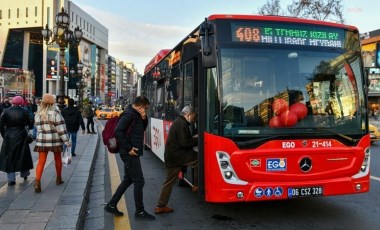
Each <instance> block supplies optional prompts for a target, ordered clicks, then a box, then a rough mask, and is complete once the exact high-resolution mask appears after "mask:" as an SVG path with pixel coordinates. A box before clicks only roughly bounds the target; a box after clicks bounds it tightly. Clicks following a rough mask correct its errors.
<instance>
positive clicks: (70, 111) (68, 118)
mask: <svg viewBox="0 0 380 230" xmlns="http://www.w3.org/2000/svg"><path fill="white" fill-rule="evenodd" d="M61 113H62V116H63V118H64V119H65V123H66V129H67V132H68V133H69V137H71V155H72V156H73V157H75V156H76V155H77V154H76V153H75V147H76V145H77V133H78V130H79V126H81V127H82V134H85V131H86V130H85V127H84V122H83V117H82V114H81V113H80V111H79V109H78V108H77V107H74V99H72V98H70V99H69V100H68V106H67V107H66V108H64V109H62V112H61Z"/></svg>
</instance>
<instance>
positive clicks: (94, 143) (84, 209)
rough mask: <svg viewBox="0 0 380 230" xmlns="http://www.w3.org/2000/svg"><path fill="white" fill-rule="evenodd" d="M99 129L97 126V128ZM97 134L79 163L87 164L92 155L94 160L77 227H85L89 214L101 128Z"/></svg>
mask: <svg viewBox="0 0 380 230" xmlns="http://www.w3.org/2000/svg"><path fill="white" fill-rule="evenodd" d="M96 129H97V128H96ZM97 131H98V134H97V138H96V139H95V138H94V139H91V140H90V142H89V144H88V145H87V146H86V149H85V151H84V153H85V154H84V156H83V157H82V158H81V159H80V161H79V162H78V164H81V163H82V164H87V162H88V161H87V160H88V157H89V156H91V155H92V160H91V165H90V170H89V176H88V180H87V183H86V187H85V188H84V192H83V195H84V198H83V200H82V204H81V208H80V211H79V216H78V222H77V225H76V229H78V230H79V229H83V228H84V224H85V221H86V215H87V205H88V202H89V196H90V191H91V184H92V179H93V174H94V169H95V163H96V158H97V157H98V148H99V140H100V139H99V130H97ZM75 171H76V170H74V172H73V173H75Z"/></svg>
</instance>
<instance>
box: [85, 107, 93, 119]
mask: <svg viewBox="0 0 380 230" xmlns="http://www.w3.org/2000/svg"><path fill="white" fill-rule="evenodd" d="M84 114H85V116H86V117H87V118H91V117H94V116H95V113H94V111H93V110H92V106H91V105H87V106H86V107H85V109H84Z"/></svg>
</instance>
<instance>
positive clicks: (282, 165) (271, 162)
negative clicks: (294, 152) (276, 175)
mask: <svg viewBox="0 0 380 230" xmlns="http://www.w3.org/2000/svg"><path fill="white" fill-rule="evenodd" d="M266 166H267V167H266V168H267V171H286V158H277V159H267V164H266Z"/></svg>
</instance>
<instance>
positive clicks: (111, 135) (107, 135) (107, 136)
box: [102, 114, 135, 153]
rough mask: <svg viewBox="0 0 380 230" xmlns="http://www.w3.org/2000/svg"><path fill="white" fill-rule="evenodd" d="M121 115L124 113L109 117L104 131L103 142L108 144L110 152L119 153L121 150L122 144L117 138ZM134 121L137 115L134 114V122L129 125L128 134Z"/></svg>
mask: <svg viewBox="0 0 380 230" xmlns="http://www.w3.org/2000/svg"><path fill="white" fill-rule="evenodd" d="M121 115H122V114H120V116H116V117H112V118H111V119H109V120H108V121H107V122H106V124H105V126H104V129H103V131H102V136H103V144H104V145H105V146H107V149H108V152H110V153H118V152H119V148H120V146H119V144H118V143H117V139H116V137H115V128H116V126H117V123H118V122H119V119H120V117H121ZM134 123H135V117H134V116H133V121H132V124H131V125H130V126H129V127H128V129H127V133H126V134H127V135H126V136H129V134H130V132H131V130H132V127H133V125H134Z"/></svg>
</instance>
